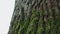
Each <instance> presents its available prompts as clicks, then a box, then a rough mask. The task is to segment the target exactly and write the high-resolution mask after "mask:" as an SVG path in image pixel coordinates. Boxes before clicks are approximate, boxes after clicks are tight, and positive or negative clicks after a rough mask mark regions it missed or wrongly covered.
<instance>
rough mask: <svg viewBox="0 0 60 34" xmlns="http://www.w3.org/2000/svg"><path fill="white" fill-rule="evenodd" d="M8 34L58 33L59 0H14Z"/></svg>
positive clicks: (59, 32) (59, 27)
mask: <svg viewBox="0 0 60 34" xmlns="http://www.w3.org/2000/svg"><path fill="white" fill-rule="evenodd" d="M8 34H60V0H16V1H15V9H14V12H13V15H12V20H11V24H10V28H9V32H8Z"/></svg>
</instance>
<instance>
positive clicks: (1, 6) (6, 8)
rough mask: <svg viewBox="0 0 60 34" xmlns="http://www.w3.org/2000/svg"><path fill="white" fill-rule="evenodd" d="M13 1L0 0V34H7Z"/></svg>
mask: <svg viewBox="0 0 60 34" xmlns="http://www.w3.org/2000/svg"><path fill="white" fill-rule="evenodd" d="M14 4H15V0H0V34H7V32H8V30H9V26H10V21H11V17H12V13H13V11H14Z"/></svg>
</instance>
